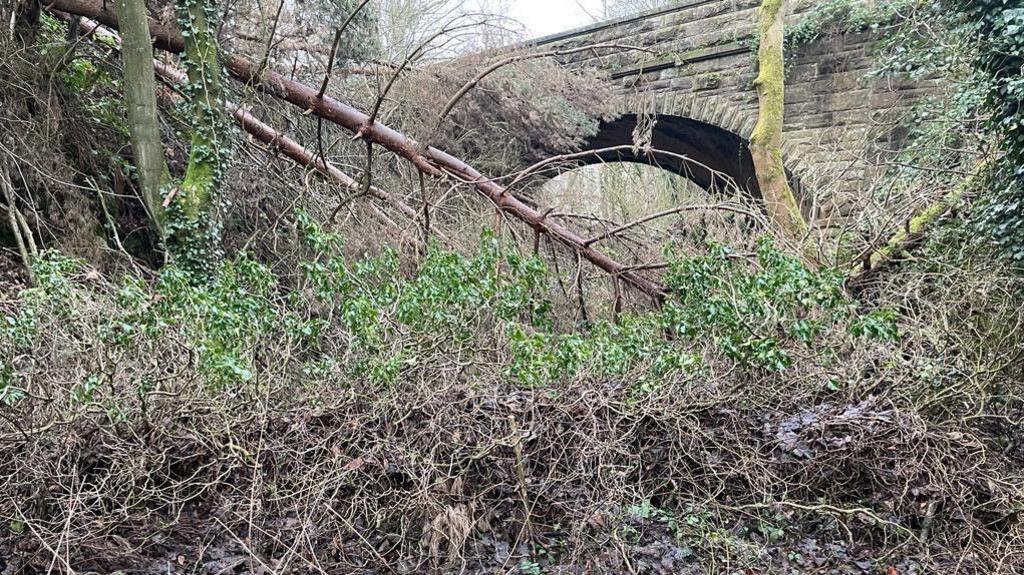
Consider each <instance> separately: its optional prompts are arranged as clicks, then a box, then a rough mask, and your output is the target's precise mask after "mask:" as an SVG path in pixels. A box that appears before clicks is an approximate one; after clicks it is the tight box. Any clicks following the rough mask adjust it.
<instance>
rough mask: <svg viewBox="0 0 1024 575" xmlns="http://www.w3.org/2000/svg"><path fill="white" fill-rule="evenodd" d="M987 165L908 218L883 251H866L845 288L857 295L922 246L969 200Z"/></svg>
mask: <svg viewBox="0 0 1024 575" xmlns="http://www.w3.org/2000/svg"><path fill="white" fill-rule="evenodd" d="M990 165H991V164H990V162H987V161H986V162H982V163H981V164H980V165H978V167H976V168H975V169H974V171H973V172H971V173H970V175H968V176H967V177H966V178H965V179H964V180H963V181H962V182H961V183H960V184H959V185H958V186H957V187H956V188H955V189H954V190H953V191H951V192H949V193H948V194H946V195H945V196H943V197H942V198H940V199H939V200H937V201H935V202H933V203H931V204H929V205H928V206H927V207H925V208H924V209H923V210H921V211H920V212H918V213H917V214H915V215H914V217H912V218H910V219H909V220H908V221H907V222H906V224H905V225H904V226H903V227H902V228H900V229H899V230H897V231H896V233H894V234H893V235H892V236H891V237H890V238H889V239H888V240H887V241H886V242H885V244H884V245H883V246H882V247H880V248H878V249H875V250H872V251H869V252H868V253H866V254H865V255H864V256H863V257H862V258H861V259H858V260H857V261H856V262H854V263H853V266H852V269H851V270H850V272H849V274H848V277H849V279H848V280H847V286H848V287H849V288H850V289H851V290H853V291H855V292H856V291H860V290H861V289H863V287H864V286H866V285H868V284H870V283H871V280H873V279H874V278H875V277H877V276H878V274H879V273H881V271H882V270H883V269H885V268H886V267H887V266H889V265H891V264H893V263H894V262H895V261H897V260H898V259H899V258H900V257H901V256H902V255H904V254H907V253H909V252H910V251H911V250H913V249H914V248H916V247H919V246H920V245H922V244H923V243H925V241H926V240H927V236H928V232H929V231H930V230H931V229H933V228H935V227H936V226H937V225H938V224H939V223H940V222H941V221H942V220H943V219H945V218H946V217H947V216H949V215H950V214H951V213H953V212H954V211H955V210H956V208H957V206H958V205H959V204H960V203H961V201H964V200H966V199H967V198H969V197H970V195H971V192H972V191H975V190H976V189H977V188H978V186H979V182H980V181H981V180H982V179H983V178H984V177H985V176H986V175H987V174H988V171H989V166H990Z"/></svg>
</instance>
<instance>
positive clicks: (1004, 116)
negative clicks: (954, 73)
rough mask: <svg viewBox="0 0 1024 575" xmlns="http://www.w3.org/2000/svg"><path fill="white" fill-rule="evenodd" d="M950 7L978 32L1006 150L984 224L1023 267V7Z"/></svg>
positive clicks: (972, 0) (980, 66) (982, 75)
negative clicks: (962, 15)
mask: <svg viewBox="0 0 1024 575" xmlns="http://www.w3.org/2000/svg"><path fill="white" fill-rule="evenodd" d="M951 4H952V6H951V7H955V8H956V9H958V10H960V11H961V13H963V14H964V15H965V16H966V17H967V18H968V22H969V24H970V26H971V27H972V28H973V31H974V34H973V38H972V40H973V41H974V42H976V43H977V58H976V60H975V67H976V69H977V71H978V73H979V81H980V82H982V83H983V86H984V89H985V93H986V95H987V100H986V104H987V107H988V109H989V110H990V112H991V120H990V127H991V129H992V131H993V132H994V133H996V134H999V136H1000V137H1001V138H1002V144H1003V149H1004V151H1005V155H1004V156H1003V158H1002V159H1001V161H999V162H998V164H997V165H996V166H995V169H994V173H993V176H994V177H993V186H994V189H993V193H992V194H991V196H990V197H988V198H986V201H985V203H984V205H983V208H982V212H981V217H980V222H979V225H980V227H981V228H982V229H983V230H984V231H987V232H988V233H990V234H992V236H993V237H994V238H995V240H996V242H997V243H998V244H999V246H1000V248H1002V250H1003V251H1004V252H1005V253H1006V254H1007V255H1008V256H1009V257H1010V258H1012V259H1013V260H1015V261H1017V262H1024V5H1022V4H1021V2H1020V1H1019V0H967V1H963V2H952V3H951Z"/></svg>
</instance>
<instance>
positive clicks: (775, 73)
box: [750, 0, 807, 241]
mask: <svg viewBox="0 0 1024 575" xmlns="http://www.w3.org/2000/svg"><path fill="white" fill-rule="evenodd" d="M784 3H785V2H784V0H764V2H763V3H762V4H761V9H760V11H759V12H758V16H759V18H760V27H759V34H760V36H759V38H760V44H759V48H758V54H757V62H758V75H757V79H756V80H755V81H754V85H755V87H756V88H757V97H758V101H759V103H760V109H759V112H758V117H757V125H756V126H755V128H754V133H753V135H752V136H751V138H750V153H751V156H753V160H754V171H755V172H756V174H757V183H758V186H759V187H760V188H761V195H762V196H763V197H764V202H765V205H766V207H767V210H768V215H769V217H770V218H771V219H772V221H773V222H775V224H776V225H778V226H779V228H781V229H782V231H783V233H785V234H786V236H788V237H789V238H792V239H795V240H798V241H802V240H803V238H804V236H805V235H806V234H807V222H805V221H804V218H803V215H802V214H801V213H800V207H799V206H798V205H797V202H796V196H794V194H793V190H792V189H790V187H789V182H788V181H787V179H786V170H785V168H784V167H783V165H782V127H783V113H784V105H785V84H786V72H785V63H784V60H783V53H782V48H783V23H782V16H783V11H784V10H783V8H784Z"/></svg>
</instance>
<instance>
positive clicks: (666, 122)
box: [582, 93, 810, 208]
mask: <svg viewBox="0 0 1024 575" xmlns="http://www.w3.org/2000/svg"><path fill="white" fill-rule="evenodd" d="M616 108H617V109H616V110H615V112H616V116H615V117H614V118H613V119H611V120H608V121H605V122H602V123H601V126H600V127H599V129H598V133H597V134H596V135H595V136H593V137H592V138H591V139H590V140H589V141H588V142H587V144H586V146H585V149H600V148H608V147H612V146H621V145H624V144H630V143H632V133H633V128H634V127H636V124H637V121H638V118H639V115H640V113H643V114H649V115H652V116H654V117H655V118H656V119H657V122H658V123H657V125H656V126H655V130H654V134H653V136H654V137H653V142H652V145H653V147H654V148H656V149H657V148H661V149H665V150H667V151H669V152H674V153H676V154H682V155H685V156H688V157H690V158H692V159H693V160H695V161H696V162H697V163H699V164H703V165H704V166H708V167H709V168H711V169H712V170H714V171H715V172H721V173H724V174H726V175H727V176H728V177H729V178H730V179H732V180H733V181H735V182H736V184H737V185H738V186H739V187H740V188H741V189H743V190H745V191H747V192H748V193H749V194H750V195H751V196H753V197H755V198H760V197H761V194H760V189H759V187H758V185H757V180H756V178H755V177H754V171H753V161H752V159H751V158H750V151H749V141H750V137H751V135H752V134H753V131H754V127H755V125H756V123H757V113H756V110H754V111H747V110H744V109H742V108H739V107H737V106H735V104H734V103H732V102H729V101H727V100H724V99H722V98H710V97H700V96H696V95H693V94H682V93H675V94H655V95H654V96H653V97H652V96H651V95H650V94H637V95H631V96H625V97H622V98H620V99H619V100H618V102H617V105H616ZM783 158H784V165H785V168H786V171H787V174H788V176H789V179H790V183H791V185H792V186H793V188H794V191H796V193H797V195H798V197H803V196H805V195H806V194H802V193H801V190H802V182H804V181H805V177H808V176H809V174H810V171H809V170H808V169H807V168H806V167H805V166H804V165H803V164H802V163H801V162H800V161H799V160H798V159H797V154H796V148H795V146H791V145H790V143H789V142H787V141H784V143H783ZM608 161H626V162H636V163H646V164H654V165H657V166H659V167H661V168H664V169H667V170H669V171H673V172H675V173H679V174H682V175H684V176H686V177H688V178H689V179H691V180H692V181H694V182H695V183H697V185H699V186H701V187H702V188H704V189H707V190H711V191H713V190H721V189H724V188H725V186H726V185H727V184H726V182H725V181H722V180H721V179H720V178H715V177H713V176H712V175H711V174H710V173H709V172H708V170H702V169H700V167H695V166H692V165H691V166H689V167H687V166H684V165H682V162H680V161H679V160H678V159H677V158H675V159H674V158H669V157H665V156H661V157H659V155H658V154H654V155H653V156H645V155H642V154H635V153H634V152H632V151H617V152H612V153H606V154H602V155H599V156H595V157H592V158H590V159H586V160H584V161H583V162H582V163H583V164H595V163H600V162H608ZM806 207H807V206H805V208H806Z"/></svg>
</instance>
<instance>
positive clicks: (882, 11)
mask: <svg viewBox="0 0 1024 575" xmlns="http://www.w3.org/2000/svg"><path fill="white" fill-rule="evenodd" d="M914 1H915V0H892V1H887V2H878V3H875V2H871V3H867V2H863V1H861V0H826V1H825V2H818V3H817V4H815V6H814V8H812V9H811V10H810V11H809V12H808V13H807V14H806V15H805V16H804V17H803V18H801V19H800V21H799V22H797V23H796V24H794V25H792V26H789V27H787V28H786V52H787V53H791V52H795V51H796V50H797V49H798V48H799V47H800V46H804V45H807V44H810V43H811V42H814V41H816V40H819V39H821V38H823V37H825V36H826V35H829V34H850V33H855V32H866V31H869V30H877V29H879V28H881V27H882V26H885V25H887V24H891V23H892V22H894V21H896V19H897V18H898V17H899V14H900V11H901V10H904V9H906V8H907V7H908V6H910V5H912V4H913V3H914Z"/></svg>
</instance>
